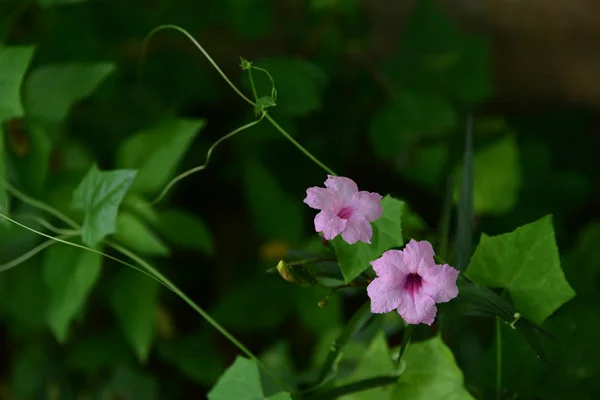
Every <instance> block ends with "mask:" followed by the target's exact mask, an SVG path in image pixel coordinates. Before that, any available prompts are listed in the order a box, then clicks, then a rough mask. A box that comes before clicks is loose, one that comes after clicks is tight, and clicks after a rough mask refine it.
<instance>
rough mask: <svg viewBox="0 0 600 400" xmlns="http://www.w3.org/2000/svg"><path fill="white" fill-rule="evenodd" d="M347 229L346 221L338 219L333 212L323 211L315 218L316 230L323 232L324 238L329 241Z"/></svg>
mask: <svg viewBox="0 0 600 400" xmlns="http://www.w3.org/2000/svg"><path fill="white" fill-rule="evenodd" d="M345 227H346V220H345V219H341V218H338V216H337V215H335V213H333V212H332V211H329V210H323V211H321V212H320V213H318V214H317V216H316V217H315V230H316V231H317V232H323V237H324V238H325V239H327V240H332V239H333V238H335V237H336V236H337V235H339V234H340V233H341V232H342V231H343V230H344V228H345Z"/></svg>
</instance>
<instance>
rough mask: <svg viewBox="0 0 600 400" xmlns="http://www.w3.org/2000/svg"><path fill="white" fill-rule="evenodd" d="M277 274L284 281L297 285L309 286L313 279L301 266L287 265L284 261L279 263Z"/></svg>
mask: <svg viewBox="0 0 600 400" xmlns="http://www.w3.org/2000/svg"><path fill="white" fill-rule="evenodd" d="M277 272H279V275H281V277H282V278H283V279H285V280H286V281H288V282H290V283H295V284H297V285H311V284H313V283H314V281H315V279H314V277H313V276H312V275H311V273H310V272H309V271H308V270H307V269H306V268H304V267H303V266H301V265H293V264H288V263H286V262H285V261H283V260H281V261H279V264H277Z"/></svg>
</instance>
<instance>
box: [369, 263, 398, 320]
mask: <svg viewBox="0 0 600 400" xmlns="http://www.w3.org/2000/svg"><path fill="white" fill-rule="evenodd" d="M404 279H405V277H403V276H402V275H400V274H399V273H397V272H396V273H394V274H393V275H389V276H386V277H380V278H375V279H373V280H372V281H371V283H369V286H367V294H368V295H369V298H370V299H371V312H372V313H376V314H382V313H386V312H390V311H392V310H394V309H396V308H398V306H399V305H400V303H401V302H402V292H401V291H400V290H398V288H401V287H402V285H404Z"/></svg>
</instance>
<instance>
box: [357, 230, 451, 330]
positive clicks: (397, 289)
mask: <svg viewBox="0 0 600 400" xmlns="http://www.w3.org/2000/svg"><path fill="white" fill-rule="evenodd" d="M433 254H434V253H433V248H432V247H431V244H430V243H429V242H427V241H421V242H417V241H415V240H411V241H410V242H409V243H408V244H407V245H406V247H405V248H404V250H388V251H386V252H385V253H383V255H382V256H381V257H380V258H378V259H377V260H375V261H373V262H371V265H372V266H373V269H374V270H375V272H376V273H377V278H375V279H373V281H372V282H371V283H370V284H369V286H368V287H367V293H368V295H369V297H370V298H371V312H372V313H376V314H381V313H387V312H390V311H392V310H394V309H396V310H397V311H398V314H400V316H401V317H402V318H403V319H404V320H405V321H406V322H407V323H408V324H420V323H423V324H427V325H431V324H432V323H433V320H434V319H435V315H436V313H437V308H436V306H435V304H436V303H445V302H448V301H450V300H452V299H453V298H455V297H456V296H457V295H458V287H457V286H456V279H457V277H458V271H457V270H456V269H454V268H452V267H450V266H449V265H437V264H436V263H435V261H434V259H433Z"/></svg>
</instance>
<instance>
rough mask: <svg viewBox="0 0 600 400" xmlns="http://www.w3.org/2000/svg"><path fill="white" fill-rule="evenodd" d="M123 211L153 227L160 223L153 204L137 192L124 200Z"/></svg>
mask: <svg viewBox="0 0 600 400" xmlns="http://www.w3.org/2000/svg"><path fill="white" fill-rule="evenodd" d="M123 209H124V210H128V211H131V212H132V213H133V214H135V215H136V216H138V217H140V219H142V220H143V221H144V222H147V223H149V224H151V225H155V224H156V223H158V220H159V218H158V212H157V211H156V209H155V208H154V207H153V206H152V204H151V203H150V202H149V201H148V200H146V198H145V197H143V196H141V195H140V194H138V193H136V192H129V193H127V195H126V196H125V198H124V199H123Z"/></svg>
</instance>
